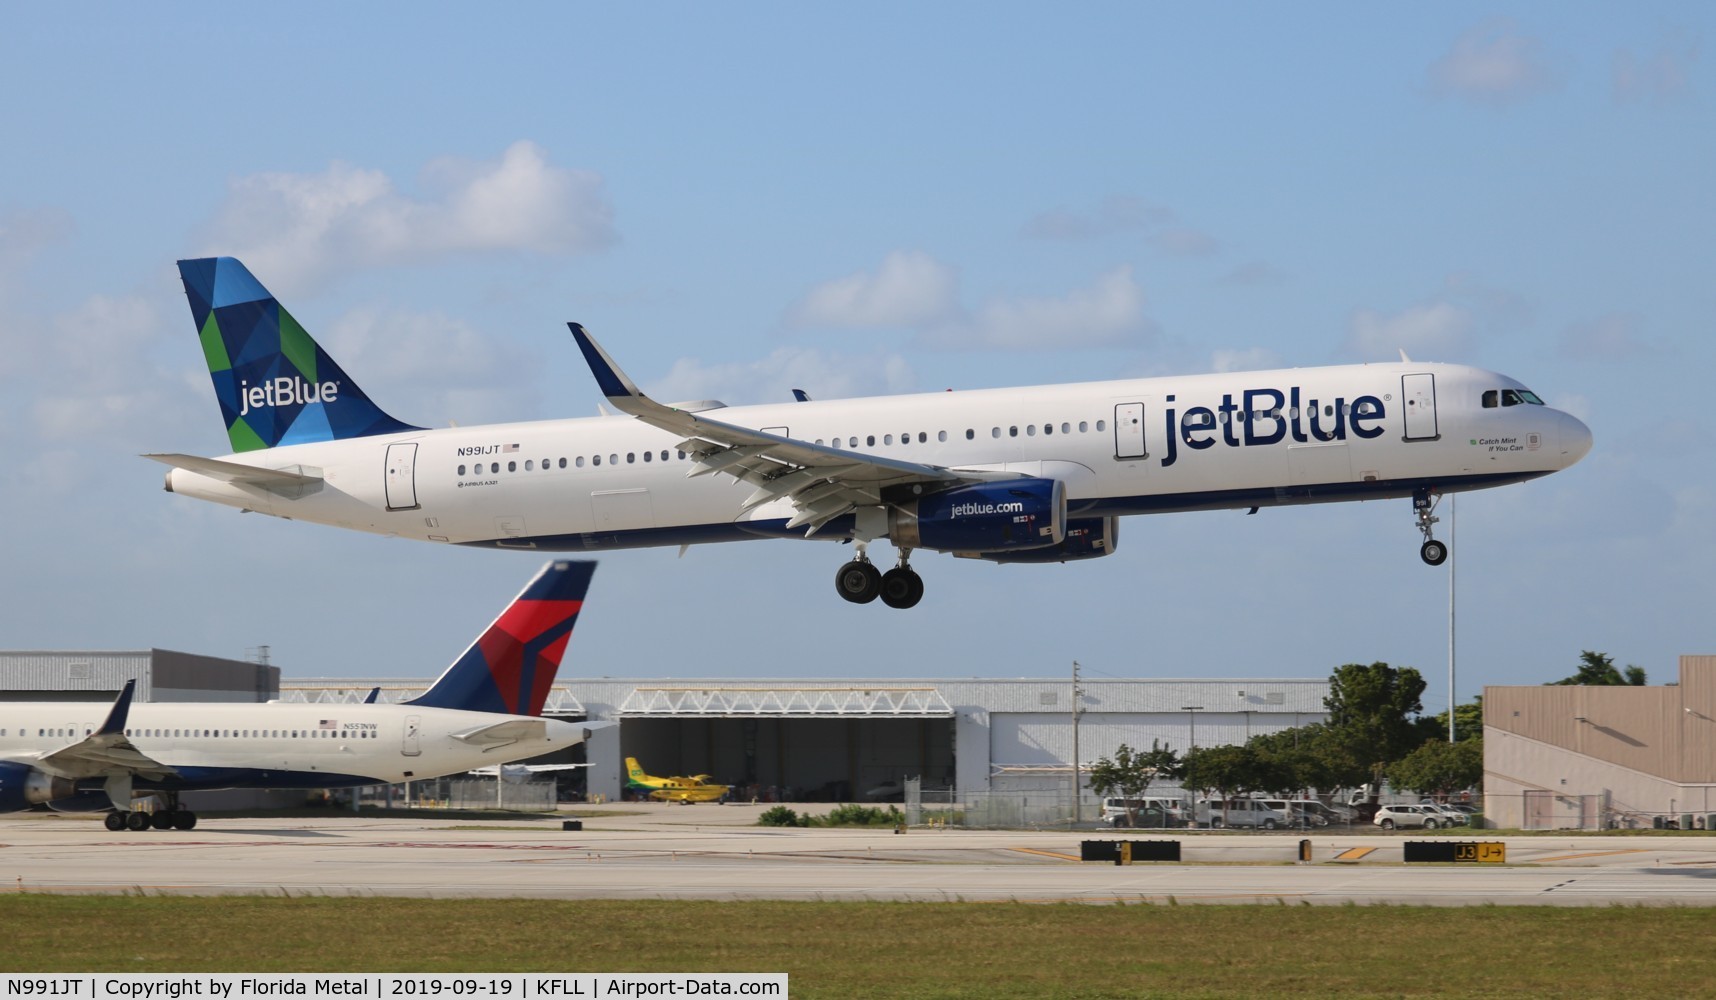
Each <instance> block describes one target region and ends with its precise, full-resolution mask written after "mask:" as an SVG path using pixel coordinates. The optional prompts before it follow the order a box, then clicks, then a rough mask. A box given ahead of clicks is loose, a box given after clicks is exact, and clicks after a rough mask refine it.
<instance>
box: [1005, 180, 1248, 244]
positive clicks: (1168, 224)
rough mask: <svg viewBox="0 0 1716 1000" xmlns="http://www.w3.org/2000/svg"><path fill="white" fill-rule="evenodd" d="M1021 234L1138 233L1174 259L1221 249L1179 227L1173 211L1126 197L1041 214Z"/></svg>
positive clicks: (1088, 236) (1070, 237) (1090, 236)
mask: <svg viewBox="0 0 1716 1000" xmlns="http://www.w3.org/2000/svg"><path fill="white" fill-rule="evenodd" d="M1021 231H1022V232H1023V233H1024V235H1025V236H1027V237H1029V238H1031V239H1039V240H1066V241H1085V240H1095V239H1100V238H1102V237H1106V236H1113V235H1116V234H1121V233H1142V234H1144V236H1145V239H1146V240H1147V242H1149V244H1150V245H1151V246H1153V247H1155V248H1156V249H1158V250H1160V251H1162V252H1163V253H1166V254H1170V255H1172V256H1176V257H1203V256H1207V255H1209V254H1212V253H1215V252H1216V251H1217V250H1219V249H1220V248H1221V244H1220V243H1219V242H1218V241H1217V240H1216V238H1215V237H1213V236H1211V235H1209V234H1208V233H1205V232H1202V231H1200V230H1197V229H1193V228H1192V227H1190V226H1186V225H1182V224H1180V219H1179V216H1178V215H1176V214H1175V212H1174V210H1173V209H1171V208H1167V207H1165V206H1162V205H1153V204H1151V203H1149V202H1147V201H1144V200H1143V199H1141V198H1134V197H1131V196H1128V195H1110V196H1108V197H1107V198H1104V199H1103V200H1102V201H1100V202H1098V203H1097V204H1096V206H1095V207H1094V208H1090V209H1085V210H1072V209H1059V208H1058V209H1054V210H1051V211H1048V212H1043V213H1042V214H1040V215H1037V216H1035V217H1033V218H1032V219H1031V220H1030V221H1028V222H1026V223H1025V225H1024V228H1023V229H1022V230H1021Z"/></svg>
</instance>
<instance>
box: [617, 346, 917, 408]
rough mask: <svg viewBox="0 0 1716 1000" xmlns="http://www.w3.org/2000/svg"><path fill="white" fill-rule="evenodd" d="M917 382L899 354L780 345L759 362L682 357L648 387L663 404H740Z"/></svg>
mask: <svg viewBox="0 0 1716 1000" xmlns="http://www.w3.org/2000/svg"><path fill="white" fill-rule="evenodd" d="M916 385H917V377H916V375H915V374H914V373H913V372H912V369H911V366H910V365H908V364H907V363H906V361H905V360H904V359H903V358H901V357H900V356H899V355H897V354H891V353H884V352H878V353H874V354H869V355H850V354H830V353H827V352H825V351H819V350H813V349H809V348H803V347H781V348H777V349H776V350H775V351H774V352H773V353H772V354H770V355H769V356H768V357H766V358H763V359H761V360H758V361H737V362H729V363H727V364H719V365H705V364H703V362H701V361H699V360H697V359H695V358H681V359H680V360H679V361H677V362H675V363H674V365H673V368H672V370H670V371H669V372H668V373H667V375H666V376H665V377H663V378H661V379H657V380H655V381H653V382H652V383H651V384H650V386H649V388H648V389H647V391H648V393H649V394H650V396H652V397H654V398H655V399H659V400H662V401H663V402H681V401H689V400H699V399H719V400H721V401H723V402H727V403H733V404H742V403H766V402H786V401H788V400H790V399H791V398H792V390H794V389H803V390H805V392H807V393H809V394H810V397H811V398H812V399H845V398H849V397H852V396H880V395H892V394H895V393H901V392H910V391H913V390H914V389H915V388H916Z"/></svg>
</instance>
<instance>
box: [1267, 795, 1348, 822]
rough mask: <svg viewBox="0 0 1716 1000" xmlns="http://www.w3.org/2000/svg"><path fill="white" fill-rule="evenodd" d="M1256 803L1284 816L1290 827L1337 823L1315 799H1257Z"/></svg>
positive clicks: (1333, 816) (1327, 808) (1332, 814)
mask: <svg viewBox="0 0 1716 1000" xmlns="http://www.w3.org/2000/svg"><path fill="white" fill-rule="evenodd" d="M1257 801H1259V802H1262V803H1263V804H1265V805H1267V806H1268V807H1269V808H1271V809H1273V810H1275V811H1276V812H1278V813H1281V814H1282V815H1284V816H1286V817H1287V818H1288V821H1289V824H1290V825H1292V826H1296V827H1302V828H1309V827H1314V826H1328V825H1329V824H1330V823H1333V822H1336V821H1337V820H1336V817H1335V814H1334V813H1332V812H1330V811H1329V807H1328V806H1325V805H1323V804H1322V803H1321V802H1318V801H1317V800H1316V799H1258V800H1257Z"/></svg>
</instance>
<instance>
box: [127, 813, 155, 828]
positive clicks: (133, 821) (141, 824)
mask: <svg viewBox="0 0 1716 1000" xmlns="http://www.w3.org/2000/svg"><path fill="white" fill-rule="evenodd" d="M125 829H127V830H133V831H136V832H137V833H142V832H143V831H144V830H147V829H149V814H148V813H146V812H137V811H136V810H132V811H131V812H128V813H126V814H125Z"/></svg>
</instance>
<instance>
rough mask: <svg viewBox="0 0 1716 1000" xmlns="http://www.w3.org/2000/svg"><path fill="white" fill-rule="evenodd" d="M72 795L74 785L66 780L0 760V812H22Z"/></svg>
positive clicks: (74, 793) (29, 767) (74, 788)
mask: <svg viewBox="0 0 1716 1000" xmlns="http://www.w3.org/2000/svg"><path fill="white" fill-rule="evenodd" d="M76 794H77V786H76V785H75V784H73V783H72V782H71V781H70V780H68V779H66V778H56V777H54V776H53V775H51V774H44V773H42V772H41V771H38V770H36V769H35V768H33V767H31V766H30V765H28V764H19V763H17V762H16V761H0V812H22V811H23V810H25V809H28V808H30V807H31V806H37V805H41V804H43V803H46V802H52V801H54V800H56V799H66V798H70V797H72V796H74V795H76Z"/></svg>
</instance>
